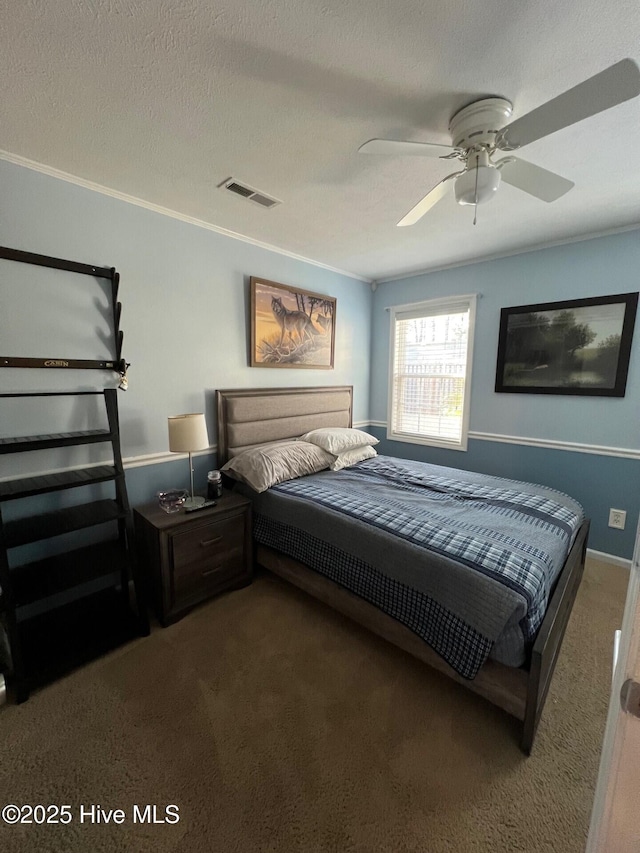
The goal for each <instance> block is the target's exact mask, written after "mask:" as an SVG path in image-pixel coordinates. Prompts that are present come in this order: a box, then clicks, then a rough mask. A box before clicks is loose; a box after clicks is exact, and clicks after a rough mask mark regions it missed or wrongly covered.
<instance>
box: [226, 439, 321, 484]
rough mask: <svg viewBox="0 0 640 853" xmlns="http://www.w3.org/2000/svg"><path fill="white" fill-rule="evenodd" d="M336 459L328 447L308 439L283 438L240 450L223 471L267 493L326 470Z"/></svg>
mask: <svg viewBox="0 0 640 853" xmlns="http://www.w3.org/2000/svg"><path fill="white" fill-rule="evenodd" d="M333 459H334V457H333V456H332V455H331V454H330V453H327V451H326V450H323V449H322V448H321V447H318V446H317V445H315V444H310V443H309V442H307V441H299V440H292V441H279V442H274V443H273V444H261V445H259V446H258V447H252V448H251V449H250V450H245V451H243V452H242V453H239V454H238V455H237V456H234V457H233V459H230V460H229V461H228V462H227V463H226V465H223V466H222V471H224V473H225V474H227V475H228V476H229V477H233V479H234V480H241V481H242V482H243V483H246V484H247V485H248V486H251V488H252V489H253V490H254V491H255V492H264V491H266V490H267V489H268V488H269V487H270V486H275V485H276V484H277V483H284V482H285V480H294V479H295V478H296V477H304V476H306V475H307V474H315V473H316V472H317V471H322V470H323V469H324V468H328V467H329V465H330V464H331V463H332V462H333Z"/></svg>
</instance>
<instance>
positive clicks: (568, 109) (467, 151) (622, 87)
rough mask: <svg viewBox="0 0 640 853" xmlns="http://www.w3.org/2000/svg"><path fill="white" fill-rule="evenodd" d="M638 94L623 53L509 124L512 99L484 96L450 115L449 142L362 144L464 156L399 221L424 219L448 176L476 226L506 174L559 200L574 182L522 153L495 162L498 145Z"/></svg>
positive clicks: (636, 75) (538, 135)
mask: <svg viewBox="0 0 640 853" xmlns="http://www.w3.org/2000/svg"><path fill="white" fill-rule="evenodd" d="M637 95H640V69H639V68H638V66H637V65H636V63H635V62H634V61H633V60H632V59H623V60H621V61H620V62H617V63H616V64H615V65H612V66H611V67H610V68H607V69H605V70H604V71H601V72H600V73H599V74H596V75H595V76H593V77H590V78H589V79H588V80H585V81H584V82H583V83H579V84H578V85H577V86H574V87H573V88H572V89H569V90H568V91H566V92H564V94H562V95H558V97H557V98H553V100H551V101H547V103H546V104H542V106H540V107H537V108H536V109H535V110H532V111H531V112H530V113H527V114H526V115H524V116H521V117H520V118H517V119H516V120H515V121H512V122H511V124H507V123H506V122H507V121H508V120H509V119H510V118H511V112H512V104H511V102H510V101H507V100H506V99H505V98H482V99H481V100H478V101H475V102H474V103H472V104H469V105H468V106H466V107H464V108H463V109H461V110H459V111H458V112H457V113H455V114H454V115H453V116H452V118H451V120H450V122H449V131H450V133H451V141H452V145H439V144H435V143H432V142H403V141H401V140H397V139H370V140H369V141H368V142H365V143H364V145H361V146H360V148H359V149H358V151H360V152H361V153H363V154H410V155H414V156H419V157H439V158H441V159H443V160H460V161H461V163H463V164H464V168H463V169H461V170H460V171H459V172H453V173H452V174H450V175H447V177H446V178H443V179H442V180H441V181H440V183H439V184H436V186H435V187H434V188H433V189H432V190H430V191H429V192H428V193H427V195H426V196H425V197H424V198H423V199H422V200H421V201H419V202H418V203H417V204H416V205H415V207H413V208H412V209H411V210H410V211H409V213H407V215H406V216H404V217H403V218H402V219H401V220H400V222H398V225H401V226H404V225H413V224H414V223H416V222H417V221H418V220H419V219H421V218H422V217H423V216H424V215H425V213H427V211H429V210H431V208H432V207H433V206H434V205H435V204H437V203H438V202H439V201H440V200H441V199H443V198H444V197H445V196H446V195H447V193H448V191H449V187H450V185H451V182H453V189H454V193H455V198H456V201H457V202H458V204H472V205H475V208H476V210H475V215H474V220H473V223H474V225H475V223H476V216H477V207H478V205H479V204H484V203H485V202H487V201H490V200H491V199H492V198H493V197H494V195H495V193H496V191H497V189H498V187H499V186H500V182H501V181H506V182H507V183H508V184H511V185H512V186H514V187H517V188H518V189H520V190H523V191H524V192H526V193H529V194H530V195H533V196H535V197H536V198H539V199H542V201H547V202H551V201H556V199H558V198H560V197H561V196H563V195H564V194H565V193H567V192H569V190H570V189H571V188H572V187H573V186H574V184H573V181H569V180H567V179H566V178H563V177H561V176H560V175H556V174H555V172H550V171H549V170H548V169H543V168H542V167H541V166H536V165H535V164H534V163H529V162H527V161H526V160H521V159H520V158H517V157H512V156H507V157H503V158H502V159H501V160H497V161H494V160H493V159H492V158H493V156H494V155H495V154H496V152H498V151H516V150H517V149H519V148H522V147H523V146H524V145H528V144H529V143H530V142H535V141H536V140H538V139H542V137H544V136H549V134H551V133H555V132H556V131H558V130H562V128H564V127H569V126H570V125H572V124H575V123H576V122H579V121H582V120H583V119H585V118H589V117H590V116H593V115H596V114H597V113H601V112H603V111H604V110H608V109H609V108H610V107H615V106H616V105H617V104H621V103H622V102H623V101H628V100H629V99H630V98H635V97H636V96H637Z"/></svg>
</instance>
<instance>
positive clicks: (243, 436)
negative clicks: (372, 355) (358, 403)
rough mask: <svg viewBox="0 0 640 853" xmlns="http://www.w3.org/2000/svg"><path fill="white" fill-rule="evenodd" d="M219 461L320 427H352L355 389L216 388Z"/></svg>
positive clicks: (350, 387)
mask: <svg viewBox="0 0 640 853" xmlns="http://www.w3.org/2000/svg"><path fill="white" fill-rule="evenodd" d="M216 399H217V405H218V465H220V466H222V465H224V463H225V462H226V461H227V460H228V459H230V458H231V457H232V456H236V455H237V454H238V453H240V452H241V451H242V450H246V449H247V448H248V447H253V446H254V445H256V444H263V443H264V442H267V441H279V440H281V439H285V438H295V437H297V436H299V435H302V434H303V433H305V432H308V431H309V430H311V429H318V428H319V427H328V426H334V427H350V426H352V423H353V415H352V409H353V388H352V386H351V385H338V386H333V387H330V388H329V387H319V388H242V389H237V390H232V391H216Z"/></svg>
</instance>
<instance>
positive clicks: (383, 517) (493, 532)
mask: <svg viewBox="0 0 640 853" xmlns="http://www.w3.org/2000/svg"><path fill="white" fill-rule="evenodd" d="M269 493H270V494H271V495H272V497H271V498H269V497H268V494H269ZM269 493H267V496H266V498H265V499H263V501H262V504H260V503H259V504H258V506H257V507H256V509H257V512H258V514H259V515H260V514H262V515H263V517H264V518H269V517H271V518H272V519H279V522H280V523H286V525H288V526H289V525H291V526H292V527H294V528H297V529H298V530H299V531H300V534H301V535H303V534H304V535H305V536H306V537H307V538H308V539H309V537H311V538H312V539H313V540H314V541H315V540H318V541H323V542H326V543H328V545H330V546H331V547H332V548H333V549H334V550H335V553H336V554H337V553H342V554H344V555H346V556H347V557H351V559H352V560H357V561H359V562H361V563H362V564H363V565H365V566H370V567H371V568H372V570H374V571H375V572H376V573H380V574H381V575H382V576H383V577H384V578H386V579H389V581H390V582H392V583H393V584H394V585H395V588H397V589H400V588H402V589H408V590H414V591H416V593H418V594H420V595H423V596H424V597H425V600H426V601H427V603H428V605H429V606H428V607H427V610H429V612H431V613H432V615H431V616H429V618H434V619H436V620H437V618H438V613H439V612H440V611H442V614H441V615H442V618H443V619H445V620H448V621H447V624H446V630H444V631H443V630H440V629H439V628H438V626H437V625H436V626H431V628H430V630H429V632H427V633H428V635H429V637H430V636H435V637H436V638H437V637H438V636H441V637H442V643H441V645H443V646H446V645H447V644H448V643H449V642H450V638H448V637H447V634H448V633H450V632H451V630H452V625H453V624H454V623H456V622H457V623H458V624H459V626H460V630H467V629H471V632H472V633H473V634H474V635H475V638H471V639H470V642H471V643H473V645H474V655H475V659H474V663H473V665H472V666H471V671H470V669H469V667H466V666H464V665H463V664H461V663H460V658H461V655H460V653H459V650H458V652H457V653H456V656H455V661H451V660H449V662H450V663H452V665H454V667H455V668H457V669H458V671H460V672H461V674H464V675H466V677H473V674H475V672H476V671H477V669H478V668H479V665H478V646H479V641H478V638H485V639H486V641H487V642H486V644H485V645H486V649H483V650H482V654H481V655H480V657H486V656H487V654H488V651H489V649H491V647H492V645H495V644H497V643H499V642H500V640H501V639H504V637H505V636H506V635H511V637H512V639H513V636H516V635H517V637H518V638H519V641H520V645H521V646H522V648H521V649H520V650H519V652H518V653H517V654H516V653H514V654H513V655H512V657H513V659H512V660H506V661H505V662H508V663H513V664H514V665H517V664H518V663H521V662H522V660H523V657H524V645H525V644H526V643H527V642H528V641H530V640H531V639H532V638H533V637H534V635H535V633H536V631H537V630H538V628H539V627H540V624H541V622H542V619H543V617H544V613H545V610H546V607H547V603H548V598H549V594H550V590H551V588H552V586H553V583H554V581H555V579H556V577H557V575H558V573H559V571H560V569H561V568H562V565H563V563H564V560H565V559H566V556H567V554H568V552H569V549H570V547H571V545H572V543H573V540H574V538H575V535H576V533H577V531H578V529H579V527H580V525H581V523H582V521H583V520H584V513H583V510H582V507H581V506H580V505H579V504H578V503H577V502H576V501H574V500H573V499H571V498H569V497H568V496H566V495H564V494H562V493H560V492H557V491H554V490H552V489H549V488H547V487H544V486H537V485H532V484H526V483H521V482H518V481H513V480H505V479H501V478H497V477H489V476H487V475H482V474H476V473H473V472H467V471H461V470H458V469H452V468H443V467H440V466H436V465H429V464H426V463H421V462H412V461H409V460H401V459H394V458H391V457H385V456H378V457H376V458H374V459H371V460H367V461H366V462H362V463H360V464H359V465H357V466H354V467H352V468H349V469H345V470H343V471H337V472H330V471H323V472H321V473H319V474H314V475H312V476H309V477H302V478H300V479H297V480H290V481H288V482H286V483H282V484H280V485H278V486H275V487H273V488H272V489H270V490H269ZM304 505H306V506H307V508H308V509H307V513H306V514H305V513H304V512H303V511H301V510H300V509H299V507H302V506H304ZM278 507H279V509H278ZM297 507H298V508H297ZM263 526H264V525H263ZM258 539H260V536H259V535H258ZM309 541H310V540H309ZM265 544H272V545H273V544H274V542H273V541H269V542H265ZM275 544H276V547H277V543H275ZM309 547H312V549H313V548H315V549H316V550H317V546H316V545H313V546H309ZM298 558H300V556H298ZM325 562H326V560H325ZM312 567H313V568H316V569H317V570H322V568H321V567H320V568H319V567H318V566H312ZM326 573H328V572H326ZM357 573H358V574H359V573H360V569H358V570H357ZM342 582H343V585H345V586H347V587H350V583H349V581H348V580H347V581H346V582H345V581H342ZM378 586H379V584H378ZM355 591H358V594H363V593H362V591H360V590H355ZM364 597H369V596H368V595H367V594H366V592H365V594H364ZM374 603H377V602H374ZM431 604H434V605H435V608H434V607H431ZM383 609H387V608H383ZM392 609H393V608H391V610H392ZM387 610H388V612H390V611H389V609H387ZM391 615H394V616H395V615H396V614H395V613H393V612H391ZM451 617H453V619H452V618H451ZM396 618H397V617H396ZM440 628H442V626H440ZM418 633H420V632H418ZM425 638H426V637H425ZM429 641H430V642H431V644H432V645H433V646H434V648H435V649H436V651H439V652H440V653H441V654H443V656H445V658H449V657H450V656H448V655H446V654H444V653H443V651H442V649H441V648H438V642H437V641H436V642H434V641H431V640H429ZM480 645H482V643H480ZM462 657H464V656H463V655H462ZM456 664H457V665H456ZM480 665H481V664H480Z"/></svg>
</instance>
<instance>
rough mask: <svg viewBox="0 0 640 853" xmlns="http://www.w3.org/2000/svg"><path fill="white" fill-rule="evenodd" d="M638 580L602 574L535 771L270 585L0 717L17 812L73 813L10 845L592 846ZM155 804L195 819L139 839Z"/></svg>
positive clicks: (403, 667) (448, 690) (589, 576)
mask: <svg viewBox="0 0 640 853" xmlns="http://www.w3.org/2000/svg"><path fill="white" fill-rule="evenodd" d="M627 580H628V573H627V572H626V571H625V570H624V569H619V568H616V567H612V566H606V565H604V564H596V563H594V562H592V563H591V564H590V565H589V567H588V571H587V573H586V575H585V579H584V581H583V584H582V587H581V590H580V593H579V596H578V600H577V602H576V606H575V609H574V613H573V616H572V619H571V623H570V626H569V630H568V634H567V637H566V640H565V644H564V647H563V651H562V654H561V657H560V661H559V665H558V669H557V671H556V675H555V677H554V681H553V684H552V688H551V693H550V695H549V699H548V701H547V706H546V709H545V712H544V715H543V718H542V722H541V724H540V728H539V731H538V738H537V741H536V743H535V745H534V752H533V755H532V756H531V757H530V758H525V757H524V756H523V755H522V753H521V752H520V751H519V749H518V746H517V738H516V734H517V732H516V729H517V726H516V724H515V723H513V722H512V721H511V720H510V718H509V717H508V716H506V715H505V714H503V713H502V712H501V711H498V710H497V709H494V708H493V707H492V706H490V705H489V704H488V703H486V702H484V701H483V700H481V699H479V698H478V697H475V696H473V695H472V694H471V693H469V692H468V691H466V690H465V689H464V688H462V687H459V686H457V685H455V684H453V683H452V682H449V681H448V680H447V679H446V678H444V677H442V676H439V675H437V674H436V673H433V672H432V671H430V670H429V669H427V668H426V667H425V666H424V665H423V664H421V663H419V662H417V661H414V660H413V659H411V658H410V657H409V656H407V655H405V654H404V653H402V652H400V651H398V650H396V649H394V648H393V647H391V646H389V645H388V644H386V643H385V642H383V641H381V640H378V639H377V638H375V637H373V636H372V635H370V634H368V633H367V632H366V631H364V630H362V629H359V628H357V627H356V626H354V625H352V624H351V623H349V622H347V621H345V620H344V619H343V618H342V617H340V616H339V615H337V614H335V613H333V612H332V611H330V610H329V609H328V608H326V607H324V606H323V605H321V604H319V603H317V602H314V601H313V600H311V599H310V598H308V597H307V596H305V595H304V594H303V593H300V592H298V591H297V590H295V589H293V588H291V587H290V586H288V585H285V584H284V583H283V582H281V581H279V580H277V579H276V578H274V577H272V576H270V575H262V576H260V577H258V578H257V579H256V581H255V582H254V583H253V585H252V586H250V587H247V588H245V589H243V590H239V591H236V592H232V593H229V594H227V595H224V596H222V597H220V598H218V599H216V600H214V601H212V602H209V603H208V604H206V605H204V606H203V607H200V608H199V609H198V610H196V611H195V612H194V613H192V614H191V615H190V616H188V617H187V618H185V619H184V620H182V621H181V622H179V623H178V624H176V625H174V626H173V627H171V628H168V629H165V630H162V629H157V630H154V632H153V634H152V636H151V637H150V638H147V639H144V640H139V641H136V642H135V643H133V644H131V645H129V646H127V647H125V648H124V649H121V650H119V651H117V652H115V653H113V654H111V655H110V656H108V657H106V658H104V659H102V660H100V661H98V662H96V663H94V664H91V665H89V666H87V667H85V668H84V669H82V670H80V671H78V672H75V673H73V674H72V675H70V676H69V677H68V678H66V679H64V680H62V681H59V682H57V683H56V684H54V685H52V686H50V687H48V688H45V689H43V690H41V691H39V692H37V693H35V694H34V695H33V696H32V698H31V699H30V700H29V702H27V703H26V704H25V705H22V706H20V707H5V708H4V709H3V710H2V711H1V712H0V739H1V741H0V801H1V803H2V804H4V803H17V804H21V803H31V804H35V803H42V804H48V803H57V804H70V805H71V806H72V813H73V817H74V820H73V823H71V824H70V825H68V826H60V825H58V826H55V825H48V826H34V825H31V826H20V827H17V826H12V827H8V826H6V825H0V850H2V851H3V853H18V851H19V853H26V851H38V853H40V851H43V852H44V853H53V851H56V853H58V851H59V853H102V851H109V853H114V851H132V853H147V851H153V852H154V853H168V851H171V853H199V851H207V853H209V851H215V853H227V852H228V853H231V851H239V853H262V851H278V853H303V852H304V853H315V851H318V852H319V851H336V853H349V851H359V852H360V851H361V853H374V851H390V853H391V851H393V853H402V851H412V853H413V852H414V851H415V853H441V851H442V853H445V851H456V853H462V851H465V853H467V851H490V853H500V852H501V851H509V853H511V851H535V853H543V851H554V853H556V851H557V853H572V851H582V850H583V849H584V840H585V837H586V832H587V828H588V821H589V814H590V810H591V802H592V797H593V788H594V782H595V778H596V773H597V767H598V758H599V749H600V741H601V736H602V731H603V727H604V720H605V712H606V707H607V702H608V690H609V679H610V672H611V653H612V643H613V632H614V630H615V628H617V627H619V625H620V621H621V614H622V607H623V601H624V594H625V589H626V583H627ZM92 803H93V804H100V805H101V806H102V807H103V808H104V809H117V808H120V809H123V810H125V812H126V820H127V822H126V823H125V824H124V825H90V824H87V823H85V824H81V823H80V822H79V816H78V813H79V807H80V805H82V804H84V805H85V806H88V805H90V804H92ZM148 803H150V804H154V803H155V804H157V805H158V806H159V807H160V809H159V811H158V816H160V814H163V810H164V806H165V805H166V804H177V805H178V806H179V809H180V821H179V823H177V824H174V825H164V824H157V825H153V824H151V825H147V824H144V825H140V824H134V823H133V822H132V807H133V805H134V804H138V805H146V804H148Z"/></svg>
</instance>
